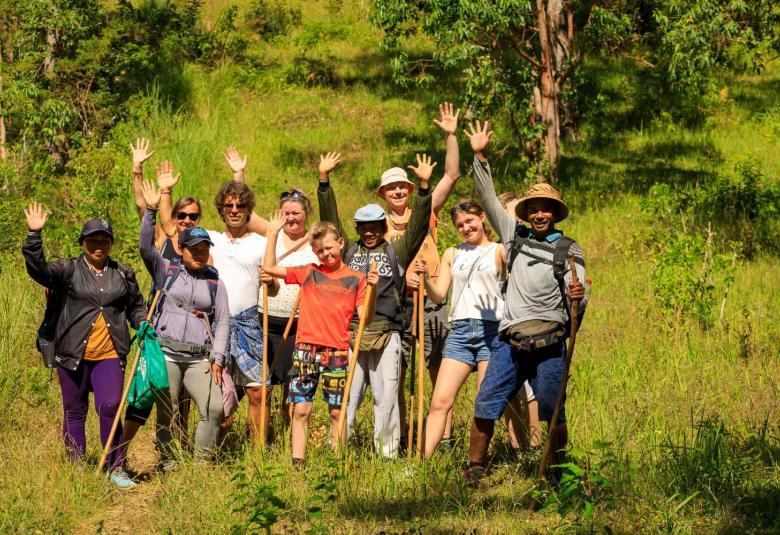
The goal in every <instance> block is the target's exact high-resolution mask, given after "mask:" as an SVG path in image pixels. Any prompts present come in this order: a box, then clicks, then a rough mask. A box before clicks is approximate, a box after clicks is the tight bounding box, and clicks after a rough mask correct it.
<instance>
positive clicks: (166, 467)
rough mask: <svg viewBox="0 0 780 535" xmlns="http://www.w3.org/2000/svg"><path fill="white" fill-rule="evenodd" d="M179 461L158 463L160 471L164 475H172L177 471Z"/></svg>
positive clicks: (166, 460) (172, 460) (169, 460)
mask: <svg viewBox="0 0 780 535" xmlns="http://www.w3.org/2000/svg"><path fill="white" fill-rule="evenodd" d="M179 466H180V465H179V461H177V460H176V459H165V460H164V461H162V462H161V463H160V470H162V471H163V473H165V474H172V473H173V472H175V471H176V470H178V469H179Z"/></svg>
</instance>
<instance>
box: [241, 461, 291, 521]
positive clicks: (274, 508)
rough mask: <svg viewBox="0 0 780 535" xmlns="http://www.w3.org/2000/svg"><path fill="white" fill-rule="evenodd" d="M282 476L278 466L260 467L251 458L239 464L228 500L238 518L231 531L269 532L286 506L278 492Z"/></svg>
mask: <svg viewBox="0 0 780 535" xmlns="http://www.w3.org/2000/svg"><path fill="white" fill-rule="evenodd" d="M281 476H282V473H281V471H279V470H278V469H272V468H269V467H266V466H263V467H259V466H257V465H256V464H255V463H254V462H249V463H245V465H243V466H239V469H238V470H236V471H235V473H234V474H233V482H234V484H235V490H234V492H233V494H232V497H231V498H232V499H231V502H232V503H233V504H234V505H233V512H234V513H237V514H238V515H240V520H239V521H238V522H236V523H235V524H233V526H232V527H231V533H233V534H234V535H238V534H240V533H261V532H265V533H271V526H273V525H274V524H276V522H277V521H278V520H279V515H280V513H281V512H282V511H284V509H285V507H286V504H285V502H284V501H283V500H282V499H281V498H280V497H279V496H278V495H277V492H278V484H279V478H280V477H281Z"/></svg>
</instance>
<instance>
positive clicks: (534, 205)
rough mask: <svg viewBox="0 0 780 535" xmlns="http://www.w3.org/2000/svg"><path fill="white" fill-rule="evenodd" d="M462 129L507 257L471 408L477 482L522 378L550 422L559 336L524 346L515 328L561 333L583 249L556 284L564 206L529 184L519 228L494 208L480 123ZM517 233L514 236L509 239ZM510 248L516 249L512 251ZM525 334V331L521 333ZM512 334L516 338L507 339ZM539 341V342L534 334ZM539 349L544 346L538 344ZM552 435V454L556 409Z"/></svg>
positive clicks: (472, 474)
mask: <svg viewBox="0 0 780 535" xmlns="http://www.w3.org/2000/svg"><path fill="white" fill-rule="evenodd" d="M469 128H470V130H471V131H470V132H466V135H467V136H468V137H469V141H470V143H471V148H472V149H473V150H474V181H475V183H476V188H477V192H478V194H479V198H480V202H481V203H482V206H484V207H485V211H486V212H487V215H488V218H489V219H490V223H491V224H492V225H493V227H494V228H495V229H496V230H497V231H498V234H499V236H500V237H501V242H502V243H503V244H504V246H505V247H506V250H507V252H508V255H509V262H508V266H507V269H508V271H509V275H508V280H507V286H506V290H505V306H504V317H503V318H502V320H501V324H500V327H499V331H500V333H501V336H502V339H503V340H505V343H504V344H501V349H499V351H498V352H497V353H494V354H493V355H491V358H490V364H489V365H488V369H487V371H486V372H485V378H484V380H483V382H482V387H481V388H480V391H479V394H478V395H477V400H476V403H475V407H474V422H473V424H472V428H471V448H470V452H469V468H468V469H467V470H466V476H467V477H469V478H471V479H479V478H480V477H482V475H484V473H485V457H486V455H487V450H488V446H489V445H490V439H491V438H492V436H493V427H494V423H495V420H497V419H499V418H500V417H501V415H502V414H503V412H504V410H505V408H506V406H507V404H508V403H509V400H511V399H513V398H514V397H515V395H516V394H517V392H518V389H519V388H520V387H521V386H522V384H523V382H524V381H526V380H527V381H529V382H530V383H531V386H532V388H533V391H534V393H535V395H536V398H537V400H538V402H539V417H540V419H541V420H544V421H546V422H548V423H549V422H550V420H551V419H552V413H553V410H554V407H555V400H556V398H557V395H558V391H559V390H560V386H561V382H562V379H563V361H564V357H565V355H566V343H565V334H563V335H561V336H559V335H556V334H552V335H545V340H544V343H539V345H537V346H536V348H534V349H521V348H520V347H523V345H522V344H520V343H518V342H520V339H519V338H520V337H519V336H518V337H516V336H515V333H516V332H518V331H523V330H524V329H525V328H526V327H528V326H530V325H537V324H539V323H540V322H550V324H552V325H555V324H560V328H559V329H557V332H558V333H565V332H566V328H565V327H564V326H566V325H568V319H569V313H568V311H569V309H570V304H571V301H572V300H577V301H580V311H581V313H582V312H583V311H584V309H585V305H586V301H587V300H586V299H585V287H584V285H583V284H582V283H581V282H579V281H584V280H585V259H584V257H583V253H582V249H581V248H580V247H579V246H578V245H577V244H576V243H575V242H573V241H572V242H571V244H570V245H569V247H568V255H570V256H572V257H573V258H574V261H575V264H576V267H577V278H578V279H579V281H577V282H574V281H573V278H572V276H571V273H568V272H567V273H566V274H565V275H564V277H563V280H562V282H560V283H559V281H558V280H557V279H556V277H555V275H554V271H553V256H554V253H555V251H556V247H557V245H558V244H559V243H561V244H562V243H566V242H568V241H569V240H568V239H566V242H561V241H560V240H561V239H562V238H563V233H562V232H561V231H560V230H558V229H556V228H555V223H556V222H558V221H561V220H563V219H565V218H566V216H567V215H568V211H569V209H568V207H567V205H566V203H565V202H564V201H563V199H561V197H560V194H559V193H558V192H557V191H556V190H555V188H553V187H552V186H550V185H548V184H534V185H533V186H531V187H530V188H529V190H528V191H527V192H526V194H525V195H524V197H523V198H522V199H521V200H520V201H519V202H518V203H517V215H518V217H519V218H520V219H522V220H524V221H527V222H528V223H530V228H528V227H525V226H523V225H518V224H517V222H516V220H515V218H514V217H512V216H511V215H510V214H508V213H506V211H505V210H504V209H503V207H502V206H501V202H500V201H499V200H498V196H497V195H496V190H495V187H494V186H493V178H492V176H491V173H490V165H489V164H488V161H487V158H486V157H485V155H484V151H485V149H486V148H487V146H488V143H489V142H490V137H491V136H492V134H493V132H491V131H490V129H489V124H488V123H487V122H485V124H484V125H480V123H479V121H477V128H476V129H474V126H473V125H469ZM517 236H520V237H521V239H520V240H516V237H517ZM513 247H514V248H515V249H516V250H515V251H513V250H512V249H513ZM526 332H527V330H526ZM511 338H514V339H515V341H513V342H511V343H510V342H509V340H510V339H511ZM535 340H538V339H535ZM539 346H544V347H539ZM558 420H559V421H558V425H557V426H556V429H555V436H553V437H552V440H553V441H554V442H553V446H554V451H556V452H557V451H558V450H560V449H561V448H563V447H564V446H565V445H566V442H567V431H566V421H565V412H564V410H563V407H561V410H560V413H559V416H558Z"/></svg>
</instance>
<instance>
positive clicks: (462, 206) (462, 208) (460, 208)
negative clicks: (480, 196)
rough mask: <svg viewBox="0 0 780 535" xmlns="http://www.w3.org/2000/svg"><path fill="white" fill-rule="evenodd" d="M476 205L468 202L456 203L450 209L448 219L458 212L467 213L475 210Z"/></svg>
mask: <svg viewBox="0 0 780 535" xmlns="http://www.w3.org/2000/svg"><path fill="white" fill-rule="evenodd" d="M476 207H477V205H475V204H471V203H470V202H462V203H458V204H456V205H455V206H453V207H452V208H450V217H453V216H454V215H455V214H457V213H458V212H468V211H469V210H471V209H472V208H476Z"/></svg>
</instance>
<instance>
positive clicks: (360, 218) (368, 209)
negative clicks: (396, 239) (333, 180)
mask: <svg viewBox="0 0 780 535" xmlns="http://www.w3.org/2000/svg"><path fill="white" fill-rule="evenodd" d="M386 218H387V214H385V211H384V209H383V208H382V207H381V206H379V205H378V204H367V205H365V206H363V207H361V208H358V211H357V212H355V217H354V219H355V223H375V222H383V221H385V220H386Z"/></svg>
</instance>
